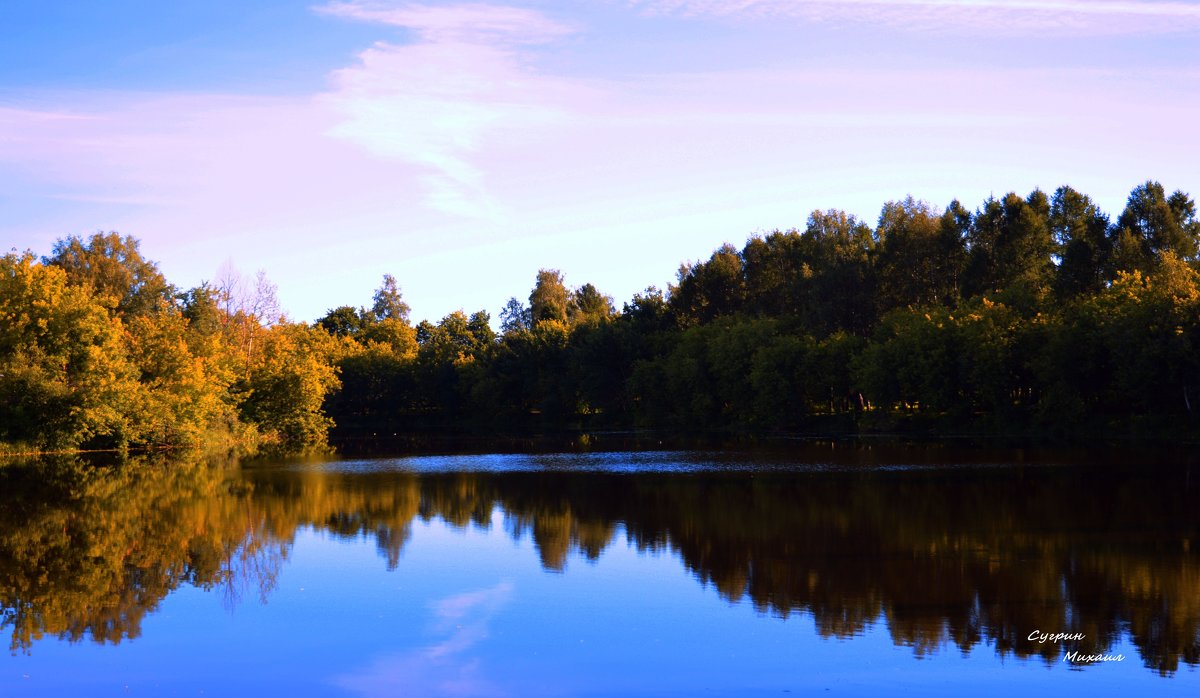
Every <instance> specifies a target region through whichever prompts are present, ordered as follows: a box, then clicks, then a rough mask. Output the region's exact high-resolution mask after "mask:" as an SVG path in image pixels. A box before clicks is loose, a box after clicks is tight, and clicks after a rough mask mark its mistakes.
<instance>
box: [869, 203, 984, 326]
mask: <svg viewBox="0 0 1200 698" xmlns="http://www.w3.org/2000/svg"><path fill="white" fill-rule="evenodd" d="M944 233H945V227H944V225H943V221H942V218H941V216H939V214H938V213H937V211H935V210H934V209H933V207H931V206H930V205H929V204H928V203H926V202H924V201H916V200H914V199H913V198H912V197H911V196H910V197H908V198H907V199H905V200H904V201H889V202H888V203H886V204H884V205H883V211H881V212H880V214H879V226H878V228H876V233H875V235H876V238H877V239H878V240H879V261H878V265H879V284H880V288H879V300H880V302H881V303H882V307H881V308H880V309H881V310H882V311H887V310H890V309H892V308H904V307H908V306H933V305H939V304H947V303H951V302H953V301H954V300H955V298H954V297H955V295H956V289H955V282H956V280H957V277H958V272H959V270H958V268H957V266H958V264H959V260H960V258H961V251H962V250H961V248H960V247H958V246H959V245H962V244H963V241H962V240H957V241H956V240H954V238H953V237H950V236H946V235H945V234H944ZM947 242H949V243H950V244H947ZM956 242H957V245H955V243H956Z"/></svg>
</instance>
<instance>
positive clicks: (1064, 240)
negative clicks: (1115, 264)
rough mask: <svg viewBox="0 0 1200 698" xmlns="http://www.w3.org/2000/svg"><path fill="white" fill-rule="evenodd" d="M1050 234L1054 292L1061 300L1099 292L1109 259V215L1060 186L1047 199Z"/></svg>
mask: <svg viewBox="0 0 1200 698" xmlns="http://www.w3.org/2000/svg"><path fill="white" fill-rule="evenodd" d="M1049 222H1050V233H1051V235H1053V236H1054V243H1055V245H1056V246H1057V248H1058V255H1059V264H1058V272H1057V274H1056V277H1055V282H1054V285H1055V289H1056V290H1057V291H1058V294H1059V296H1060V297H1062V298H1069V297H1073V296H1076V295H1079V294H1081V293H1095V292H1096V291H1099V290H1100V289H1101V288H1102V287H1103V285H1104V281H1105V278H1106V276H1107V270H1108V267H1109V264H1110V257H1111V256H1112V239H1111V238H1110V237H1109V232H1108V228H1109V223H1108V216H1106V215H1105V214H1104V213H1102V212H1101V211H1100V209H1099V208H1097V207H1096V205H1095V204H1094V203H1092V200H1091V199H1090V198H1089V197H1087V196H1086V195H1084V194H1080V193H1079V192H1077V191H1075V190H1074V189H1072V188H1071V187H1066V186H1063V187H1059V188H1058V189H1057V190H1056V191H1055V192H1054V196H1053V198H1051V200H1050V219H1049Z"/></svg>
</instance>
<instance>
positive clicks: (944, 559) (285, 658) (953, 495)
mask: <svg viewBox="0 0 1200 698" xmlns="http://www.w3.org/2000/svg"><path fill="white" fill-rule="evenodd" d="M1198 477H1200V471H1198V472H1196V473H1194V472H1193V469H1192V466H1191V465H1190V464H1189V456H1188V455H1187V454H1181V453H1165V452H1164V453H1154V454H1150V453H1144V452H1143V453H1124V454H1123V453H1120V452H1111V451H1110V452H1105V453H1081V452H1057V453H1056V452H1038V451H983V450H979V449H967V448H963V449H957V448H947V447H940V448H928V447H925V448H892V447H882V446H864V445H858V446H853V447H846V446H844V445H842V446H838V445H831V444H823V445H812V444H797V445H796V446H795V447H794V448H789V449H785V450H783V451H777V452H773V453H769V454H765V453H756V454H744V453H742V454H739V453H728V452H715V451H714V452H669V451H661V452H641V453H585V454H578V453H573V454H548V455H521V454H516V455H514V454H491V455H468V456H461V455H460V456H438V457H429V456H426V457H406V458H386V459H384V458H379V459H342V460H339V459H324V460H304V461H292V462H283V463H272V464H257V465H245V464H244V465H243V466H241V467H231V466H228V465H221V464H217V465H211V464H204V463H178V462H132V463H126V464H123V465H95V464H89V463H84V462H81V461H78V460H58V461H49V462H42V463H36V464H21V463H9V464H7V465H6V466H4V467H3V468H0V505H2V506H0V613H2V614H3V615H2V616H0V623H2V626H3V631H4V633H5V636H6V637H8V638H10V643H11V656H9V657H6V658H5V659H4V660H2V666H3V671H2V673H0V695H6V696H7V695H78V694H82V693H87V694H91V695H129V694H142V695H164V694H173V695H244V694H250V693H259V692H267V693H270V694H286V695H349V696H353V695H363V696H392V695H412V696H436V695H456V696H457V695H487V696H491V695H497V696H499V695H510V696H525V695H781V694H783V693H784V692H791V693H822V694H828V695H875V694H878V693H881V692H895V691H896V690H897V689H898V688H899V689H907V690H910V691H912V692H915V693H919V694H923V695H928V694H943V695H959V694H962V693H963V692H964V691H967V690H969V691H970V692H971V693H972V694H977V693H980V692H982V693H992V694H997V695H999V694H1011V693H1013V692H1014V691H1018V692H1025V691H1029V692H1033V691H1039V692H1040V691H1070V692H1071V693H1083V692H1085V691H1086V692H1089V693H1094V694H1099V695H1115V694H1118V693H1120V694H1131V693H1132V694H1139V695H1140V694H1148V693H1153V694H1155V695H1157V694H1171V693H1178V694H1181V695H1195V694H1196V692H1197V691H1198V690H1200V672H1198V671H1197V666H1198V665H1200V560H1198V559H1197V556H1196V554H1195V551H1196V549H1197V548H1196V546H1197V545H1198V544H1200V482H1197V478H1198ZM1038 633H1047V634H1052V633H1063V634H1069V635H1072V636H1075V637H1077V638H1079V639H1073V640H1068V641H1060V642H1050V641H1039V639H1040V638H1039V637H1038ZM1031 636H1032V638H1033V639H1031ZM1068 653H1075V654H1074V655H1072V656H1080V655H1108V656H1109V657H1111V658H1116V657H1122V659H1121V660H1120V661H1104V662H1095V663H1076V662H1072V661H1070V659H1069V657H1067V654H1068Z"/></svg>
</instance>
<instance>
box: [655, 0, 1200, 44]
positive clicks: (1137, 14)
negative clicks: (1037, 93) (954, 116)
mask: <svg viewBox="0 0 1200 698" xmlns="http://www.w3.org/2000/svg"><path fill="white" fill-rule="evenodd" d="M632 4H633V5H635V6H637V7H641V8H642V10H643V11H645V12H647V13H650V14H656V15H671V14H675V15H682V16H690V17H751V18H790V19H795V20H800V21H811V22H847V21H848V22H857V23H864V24H884V25H887V26H892V27H897V28H904V29H913V30H917V31H935V32H959V31H968V32H986V33H988V34H1010V35H1011V34H1022V33H1033V34H1055V35H1061V34H1068V35H1069V34H1074V35H1130V34H1139V33H1145V32H1186V31H1194V30H1195V29H1196V28H1197V27H1200V5H1196V4H1192V3H1185V2H1157V1H1147V2H1137V1H1134V0H633V1H632Z"/></svg>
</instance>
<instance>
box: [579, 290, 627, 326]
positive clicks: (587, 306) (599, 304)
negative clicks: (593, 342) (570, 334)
mask: <svg viewBox="0 0 1200 698" xmlns="http://www.w3.org/2000/svg"><path fill="white" fill-rule="evenodd" d="M571 301H572V302H571V305H570V308H571V310H573V311H574V313H572V317H571V321H572V322H573V323H574V324H579V323H592V322H598V321H601V320H607V319H608V318H610V317H612V315H613V313H614V312H616V311H615V310H614V308H613V301H612V296H606V295H604V294H603V293H600V291H599V290H598V289H597V288H596V287H595V286H593V285H591V284H584V285H582V286H580V287H579V288H578V289H577V290H576V291H575V292H574V293H573V294H572V295H571Z"/></svg>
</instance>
